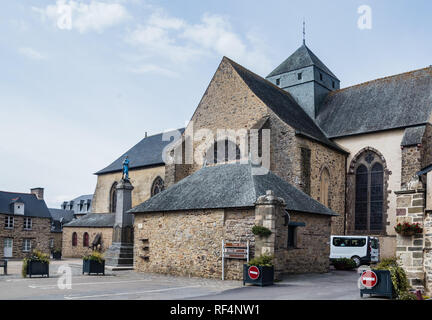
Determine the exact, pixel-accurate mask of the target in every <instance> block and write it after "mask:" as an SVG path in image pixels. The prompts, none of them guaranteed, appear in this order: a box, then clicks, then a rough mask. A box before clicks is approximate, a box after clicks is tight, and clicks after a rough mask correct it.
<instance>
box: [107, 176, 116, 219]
mask: <svg viewBox="0 0 432 320" xmlns="http://www.w3.org/2000/svg"><path fill="white" fill-rule="evenodd" d="M116 208H117V182H114V183H113V185H112V186H111V190H110V207H109V211H110V212H116Z"/></svg>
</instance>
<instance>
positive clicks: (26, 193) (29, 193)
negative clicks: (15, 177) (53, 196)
mask: <svg viewBox="0 0 432 320" xmlns="http://www.w3.org/2000/svg"><path fill="white" fill-rule="evenodd" d="M0 192H4V193H16V194H25V195H35V194H34V193H31V192H15V191H3V190H0Z"/></svg>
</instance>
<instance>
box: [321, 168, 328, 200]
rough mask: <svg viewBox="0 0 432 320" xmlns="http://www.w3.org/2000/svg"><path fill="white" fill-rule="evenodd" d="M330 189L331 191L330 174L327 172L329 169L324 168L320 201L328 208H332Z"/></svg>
mask: <svg viewBox="0 0 432 320" xmlns="http://www.w3.org/2000/svg"><path fill="white" fill-rule="evenodd" d="M329 189H330V173H329V171H328V170H327V168H324V170H323V171H322V172H321V181H320V201H321V203H322V204H323V205H325V206H326V207H329V206H330V202H329Z"/></svg>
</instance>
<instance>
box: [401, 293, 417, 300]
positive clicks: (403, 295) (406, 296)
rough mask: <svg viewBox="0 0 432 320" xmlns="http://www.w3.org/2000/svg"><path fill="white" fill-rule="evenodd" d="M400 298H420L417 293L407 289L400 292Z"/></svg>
mask: <svg viewBox="0 0 432 320" xmlns="http://www.w3.org/2000/svg"><path fill="white" fill-rule="evenodd" d="M398 300H418V298H417V295H416V294H414V293H412V292H409V291H405V292H401V293H400V295H399V297H398Z"/></svg>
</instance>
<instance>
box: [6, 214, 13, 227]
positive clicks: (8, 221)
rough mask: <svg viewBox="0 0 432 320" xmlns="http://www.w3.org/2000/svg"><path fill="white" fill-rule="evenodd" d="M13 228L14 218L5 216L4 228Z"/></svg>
mask: <svg viewBox="0 0 432 320" xmlns="http://www.w3.org/2000/svg"><path fill="white" fill-rule="evenodd" d="M13 227H14V217H10V216H7V217H5V228H6V229H13Z"/></svg>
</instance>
